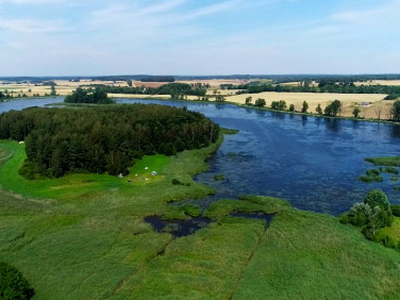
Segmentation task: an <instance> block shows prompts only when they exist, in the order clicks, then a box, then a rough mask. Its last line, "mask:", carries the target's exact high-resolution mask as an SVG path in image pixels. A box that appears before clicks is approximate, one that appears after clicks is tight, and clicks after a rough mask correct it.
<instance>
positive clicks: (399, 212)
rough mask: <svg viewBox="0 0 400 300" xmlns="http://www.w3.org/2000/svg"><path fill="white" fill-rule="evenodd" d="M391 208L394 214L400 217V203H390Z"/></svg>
mask: <svg viewBox="0 0 400 300" xmlns="http://www.w3.org/2000/svg"><path fill="white" fill-rule="evenodd" d="M390 209H391V210H392V214H393V216H395V217H400V205H390Z"/></svg>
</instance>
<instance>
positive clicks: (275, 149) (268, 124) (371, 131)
mask: <svg viewBox="0 0 400 300" xmlns="http://www.w3.org/2000/svg"><path fill="white" fill-rule="evenodd" d="M62 100H63V98H55V99H35V100H16V101H10V102H7V103H0V112H3V111H8V110H10V109H23V108H26V107H30V106H44V105H46V104H48V102H50V103H56V102H61V101H62ZM117 101H118V103H157V104H164V105H170V106H174V107H187V108H188V109H190V110H192V111H197V112H200V113H203V114H204V115H206V116H207V117H209V118H210V119H212V120H213V121H215V122H216V123H218V124H220V125H221V126H223V127H227V128H233V129H238V130H239V133H238V134H236V135H231V136H225V142H224V143H223V144H222V146H221V147H220V148H219V150H218V151H217V153H216V155H215V156H213V157H212V158H211V159H210V160H209V164H210V171H209V172H206V173H202V174H200V175H198V176H197V177H196V180H198V181H199V182H202V183H205V184H208V185H211V186H213V187H215V188H216V189H217V191H218V192H217V195H216V196H215V197H210V198H207V199H205V200H202V203H203V204H205V205H206V204H207V203H209V202H212V201H215V200H216V199H218V198H236V197H237V196H238V195H240V194H259V195H268V196H273V197H280V198H284V199H286V200H288V201H289V202H290V203H291V204H292V205H293V206H294V207H297V208H300V209H306V210H311V211H316V212H324V213H329V214H334V215H337V214H339V213H341V212H344V211H346V210H348V209H349V208H350V207H351V206H352V204H353V203H355V202H357V201H361V200H362V198H363V196H364V195H365V194H366V193H367V192H368V191H369V190H371V189H373V188H381V189H382V190H383V191H384V192H385V193H386V194H387V195H388V196H389V199H390V201H391V203H400V194H399V193H396V192H395V191H394V189H393V188H394V187H395V186H397V185H399V186H400V182H393V181H391V180H390V178H391V175H390V174H384V175H383V176H384V182H382V183H373V184H366V183H362V182H360V181H359V180H358V178H359V176H361V175H364V173H365V171H366V170H367V169H368V168H372V167H373V166H372V165H370V164H369V163H366V162H365V161H364V158H366V157H374V156H394V155H399V153H400V140H399V137H400V126H398V125H389V124H383V123H374V122H364V121H351V120H339V119H329V118H322V117H309V116H300V115H291V114H284V113H273V112H267V111H260V110H254V109H246V108H240V107H237V106H235V105H230V104H214V103H191V102H174V101H157V100H152V101H149V100H131V99H118V100H117ZM216 174H223V175H224V176H225V180H223V181H218V182H217V181H215V180H214V175H216Z"/></svg>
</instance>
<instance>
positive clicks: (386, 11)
mask: <svg viewBox="0 0 400 300" xmlns="http://www.w3.org/2000/svg"><path fill="white" fill-rule="evenodd" d="M399 15H400V1H399V0H395V1H390V2H386V3H384V4H383V5H382V4H381V6H379V7H376V8H373V9H366V10H349V11H342V12H339V13H335V14H333V15H332V19H333V20H335V21H339V22H347V23H357V22H362V23H376V22H377V21H378V20H379V21H382V20H385V19H386V20H387V19H391V18H392V17H396V18H397V19H398V16H399Z"/></svg>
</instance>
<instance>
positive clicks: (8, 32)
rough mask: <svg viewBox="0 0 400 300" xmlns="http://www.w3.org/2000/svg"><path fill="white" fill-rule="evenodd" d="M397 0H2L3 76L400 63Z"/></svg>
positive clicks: (317, 69)
mask: <svg viewBox="0 0 400 300" xmlns="http://www.w3.org/2000/svg"><path fill="white" fill-rule="evenodd" d="M399 16H400V0H382V1H371V0H346V1H344V0H336V1H332V0H325V1H320V0H319V1H316V0H263V1H260V0H252V1H245V0H222V1H219V0H215V1H211V0H202V1H193V0H156V1H143V0H131V1H128V0H114V1H107V0H96V1H94V0H85V1H76V0H0V41H1V47H0V76H18V75H29V76H39V75H43V76H44V75H47V76H57V75H111V74H121V75H122V74H143V73H145V74H160V75H162V74H164V75H167V74H175V75H179V74H180V75H201V74H209V75H213V74H293V73H296V74H300V73H324V74H333V73H335V74H338V73H342V74H344V73H352V74H355V73H400V18H399Z"/></svg>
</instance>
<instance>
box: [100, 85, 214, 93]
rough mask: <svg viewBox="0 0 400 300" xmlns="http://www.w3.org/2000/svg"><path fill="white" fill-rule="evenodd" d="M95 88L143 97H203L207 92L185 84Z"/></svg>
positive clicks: (104, 86)
mask: <svg viewBox="0 0 400 300" xmlns="http://www.w3.org/2000/svg"><path fill="white" fill-rule="evenodd" d="M96 87H98V88H101V90H102V91H104V92H106V93H114V94H144V95H173V96H181V95H194V96H204V95H205V94H206V92H207V90H206V89H205V88H201V87H198V86H191V85H190V84H186V83H178V82H175V83H167V84H165V85H162V86H160V87H157V88H152V87H144V86H141V87H129V86H106V85H97V86H96Z"/></svg>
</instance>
